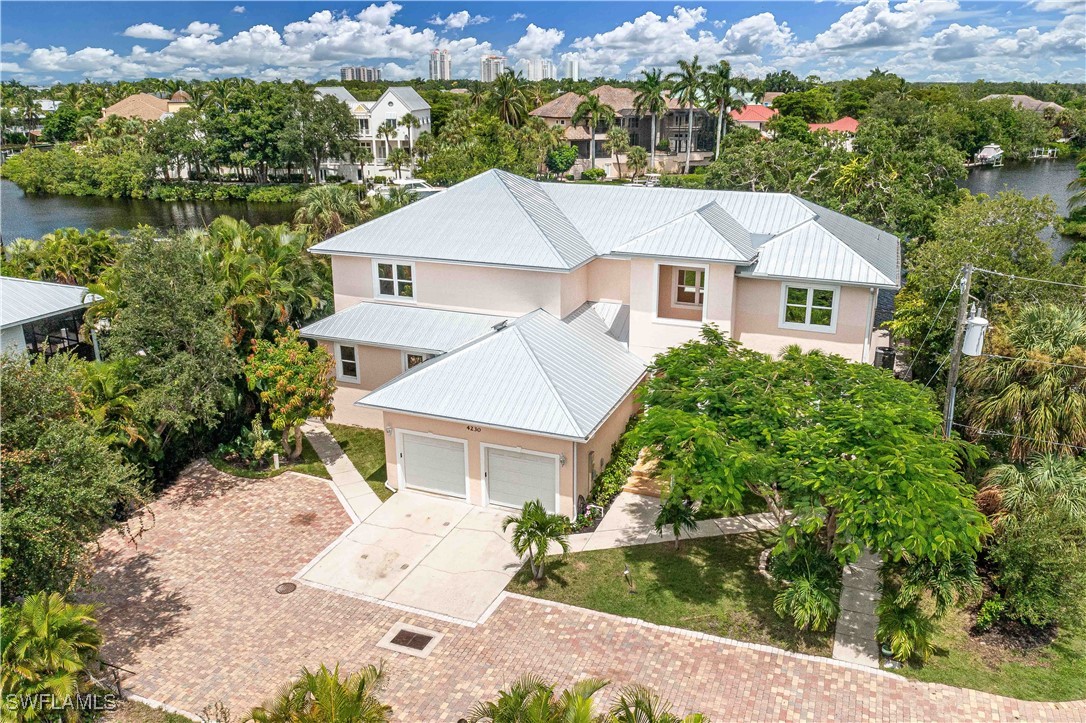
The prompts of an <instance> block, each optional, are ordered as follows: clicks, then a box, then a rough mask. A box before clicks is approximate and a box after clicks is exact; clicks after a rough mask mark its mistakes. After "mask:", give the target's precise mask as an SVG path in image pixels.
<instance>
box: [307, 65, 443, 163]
mask: <svg viewBox="0 0 1086 723" xmlns="http://www.w3.org/2000/svg"><path fill="white" fill-rule="evenodd" d="M316 92H317V93H318V94H320V95H331V96H334V97H336V98H339V99H340V100H342V101H343V102H344V103H346V104H347V107H348V108H350V110H351V115H352V116H353V117H354V119H355V123H356V124H357V131H356V135H355V137H356V138H357V139H358V140H360V141H361V142H362V143H365V144H366V145H368V146H369V147H370V151H371V152H372V153H373V159H374V160H373V161H372V162H371V163H366V164H359V163H357V162H355V161H353V160H352V159H349V158H348V159H339V160H332V161H327V162H326V163H325V166H326V167H325V168H322V169H321V172H322V175H323V174H324V173H325V172H327V173H334V174H338V175H340V176H342V177H343V178H344V180H348V181H360V180H362V179H364V178H373V177H374V176H392V175H395V172H394V171H393V169H392V168H390V167H389V166H388V154H389V152H390V151H391V150H392V149H393V148H404V149H407V150H410V149H411V148H414V145H415V141H417V140H418V138H419V134H421V133H423V132H428V131H430V130H431V128H430V104H429V103H427V102H426V101H425V100H423V98H422V96H421V95H419V94H418V93H417V92H416V91H415V89H414V88H411V87H407V86H404V87H394V88H389V89H387V90H386V91H385V92H384V93H382V94H381V97H380V98H378V99H377V100H375V101H364V100H361V101H360V100H358V99H357V98H355V97H354V96H353V95H351V93H350V91H348V90H347V89H346V88H343V87H340V86H331V87H327V88H317V90H316ZM408 113H410V114H411V115H413V116H415V117H416V118H418V119H419V126H418V127H417V128H408V127H406V126H404V125H403V123H402V120H403V117H404V116H405V115H407V114H408ZM386 122H387V123H390V124H392V125H394V126H395V132H394V133H393V134H392V135H391V136H390V137H388V138H387V139H386V138H385V137H384V136H381V135H378V133H377V130H378V129H379V128H380V127H381V126H382V125H384V124H385V123H386ZM400 175H401V177H405V178H410V177H411V169H410V168H409V167H404V168H402V169H401V170H400ZM322 180H323V179H322Z"/></svg>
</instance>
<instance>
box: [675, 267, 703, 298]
mask: <svg viewBox="0 0 1086 723" xmlns="http://www.w3.org/2000/svg"><path fill="white" fill-rule="evenodd" d="M672 301H674V302H675V303H676V304H682V305H684V306H701V305H702V303H703V302H704V301H705V271H704V270H703V269H679V268H677V269H675V294H674V296H673V298H672Z"/></svg>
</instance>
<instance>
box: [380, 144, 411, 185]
mask: <svg viewBox="0 0 1086 723" xmlns="http://www.w3.org/2000/svg"><path fill="white" fill-rule="evenodd" d="M386 162H387V163H388V165H389V166H391V167H392V170H394V171H396V178H400V170H401V169H402V168H403V167H404V166H406V165H407V164H408V163H410V162H411V154H410V153H408V152H407V149H405V148H393V149H392V152H391V153H389V154H388V159H387V161H386Z"/></svg>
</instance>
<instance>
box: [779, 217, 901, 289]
mask: <svg viewBox="0 0 1086 723" xmlns="http://www.w3.org/2000/svg"><path fill="white" fill-rule="evenodd" d="M796 200H797V201H798V202H799V203H802V204H803V205H804V206H806V207H807V208H809V209H811V210H812V211H814V212H815V213H816V214H818V225H819V226H821V227H822V228H824V229H826V230H827V231H828V232H830V233H831V234H833V236H834V237H836V238H837V239H839V240H840V241H841V242H842V243H843V244H845V245H846V246H848V247H849V248H850V249H852V250H853V251H854V252H855V253H856V254H857V255H859V256H860V258H862V259H864V260H866V261H867V262H868V263H869V264H871V266H873V267H874V268H875V269H876V270H877V271H878V272H879V273H880V274H882V275H883V276H884V277H885V278H886V279H887V280H888V281H889V283H890V285H892V286H897V285H898V284H899V283H900V282H901V249H900V247H899V245H898V239H897V236H894V235H893V234H890V233H887V232H885V231H880V230H879V229H877V228H875V227H874V226H868V225H867V224H866V223H864V222H863V221H857V220H856V219H854V218H852V217H851V216H846V215H845V214H843V213H838V212H837V211H833V210H830V209H828V208H826V207H825V206H820V205H818V204H817V203H812V202H811V201H807V200H805V199H802V198H797V199H796ZM865 283H866V282H865Z"/></svg>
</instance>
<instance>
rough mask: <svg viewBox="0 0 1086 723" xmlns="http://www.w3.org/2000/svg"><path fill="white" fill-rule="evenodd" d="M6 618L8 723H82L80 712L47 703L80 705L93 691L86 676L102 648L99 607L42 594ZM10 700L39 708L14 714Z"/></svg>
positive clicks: (0, 684)
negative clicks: (71, 722) (73, 722)
mask: <svg viewBox="0 0 1086 723" xmlns="http://www.w3.org/2000/svg"><path fill="white" fill-rule="evenodd" d="M0 617H2V619H3V624H2V626H0V627H2V628H3V629H2V631H0V659H2V660H3V666H2V668H3V671H2V673H0V693H2V694H3V695H4V697H5V700H4V720H5V721H7V720H11V721H18V722H19V723H22V722H23V721H52V720H61V719H64V720H79V719H80V718H79V715H78V713H77V712H76V711H77V709H76V708H75V707H74V706H73V707H71V708H69V709H67V711H66V712H65V711H62V710H56V709H53V708H51V707H46V706H45V705H44V703H43V702H41V701H43V700H48V699H47V698H44V696H52V700H54V701H55V702H56V704H58V705H63V704H64V703H65V702H68V703H73V704H74V698H75V696H76V695H77V694H80V693H84V692H86V691H87V690H89V689H90V687H91V684H90V681H89V679H88V678H87V677H86V675H85V671H86V669H87V667H88V666H89V665H91V663H93V662H94V661H95V660H96V659H97V657H98V648H99V646H101V644H102V636H101V634H100V633H99V632H98V628H97V620H95V618H94V608H93V606H91V605H75V604H72V603H69V602H67V601H66V600H65V599H64V597H63V596H62V595H60V594H59V593H55V592H54V593H48V594H47V593H44V592H39V593H35V594H33V595H30V596H28V597H27V598H26V599H25V600H23V601H22V602H21V603H20V604H18V605H15V606H12V607H5V608H3V610H2V612H0ZM8 696H13V697H14V698H15V699H16V700H19V699H24V700H36V702H34V703H31V704H30V705H20V706H19V708H18V709H16V710H13V709H12V707H10V706H11V705H12V703H11V699H9V698H8ZM36 696H43V698H35V697H36Z"/></svg>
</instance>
